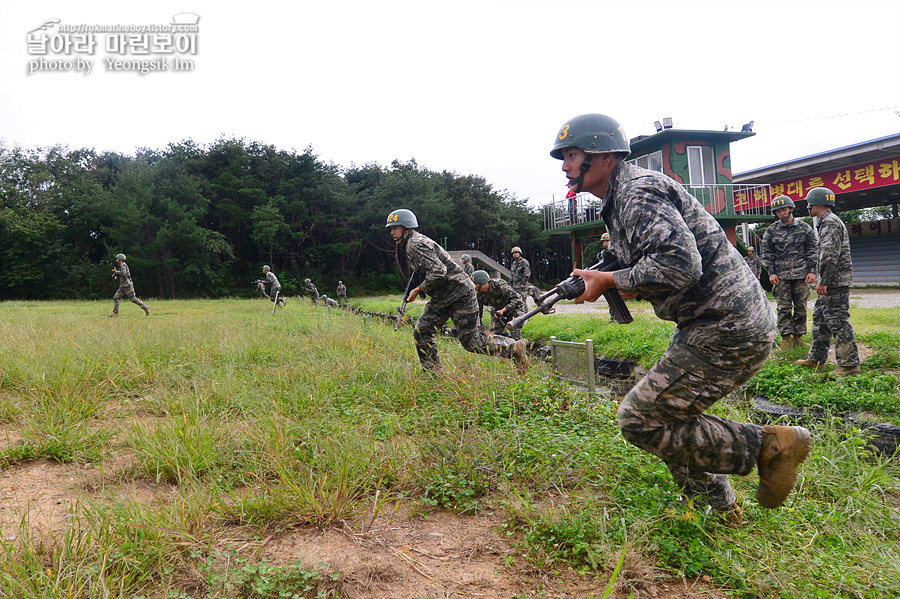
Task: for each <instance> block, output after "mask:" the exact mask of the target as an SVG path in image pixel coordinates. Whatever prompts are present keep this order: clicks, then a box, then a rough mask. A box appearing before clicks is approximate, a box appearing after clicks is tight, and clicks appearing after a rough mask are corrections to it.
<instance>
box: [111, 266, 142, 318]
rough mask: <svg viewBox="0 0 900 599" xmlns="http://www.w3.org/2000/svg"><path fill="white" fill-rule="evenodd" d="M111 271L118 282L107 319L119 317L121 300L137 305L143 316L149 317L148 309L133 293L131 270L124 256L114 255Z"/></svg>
mask: <svg viewBox="0 0 900 599" xmlns="http://www.w3.org/2000/svg"><path fill="white" fill-rule="evenodd" d="M112 271H113V275H112V276H113V278H114V279H118V281H119V288H118V289H116V293H115V295H113V311H112V314H110V315H109V317H110V318H115V317H117V316H118V315H119V300H120V299H122V298H125V299H127V300H129V301H131V303H133V304H137V305H138V306H140V307H141V308H142V309H143V310H144V315H145V316H150V308H148V307H147V304H145V303H144V302H142V301H141V298H139V297H138V296H137V295H135V293H134V282H133V281H132V280H131V270H129V268H128V265H127V264H125V254H116V265H115V266H114V267H113V269H112Z"/></svg>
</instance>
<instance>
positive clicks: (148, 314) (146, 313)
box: [144, 306, 150, 316]
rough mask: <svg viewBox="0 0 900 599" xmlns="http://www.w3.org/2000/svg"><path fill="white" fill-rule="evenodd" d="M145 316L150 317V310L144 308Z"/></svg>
mask: <svg viewBox="0 0 900 599" xmlns="http://www.w3.org/2000/svg"><path fill="white" fill-rule="evenodd" d="M144 316H150V308H148V307H146V306H144Z"/></svg>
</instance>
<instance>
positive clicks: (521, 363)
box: [513, 339, 528, 374]
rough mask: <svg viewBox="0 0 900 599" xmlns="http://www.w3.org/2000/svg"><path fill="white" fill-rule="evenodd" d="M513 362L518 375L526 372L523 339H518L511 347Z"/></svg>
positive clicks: (526, 354)
mask: <svg viewBox="0 0 900 599" xmlns="http://www.w3.org/2000/svg"><path fill="white" fill-rule="evenodd" d="M513 360H515V361H516V370H517V371H518V372H519V374H525V373H526V372H528V352H527V351H525V340H524V339H519V340H518V341H516V344H515V345H514V346H513Z"/></svg>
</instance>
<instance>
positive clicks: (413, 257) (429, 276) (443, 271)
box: [409, 247, 447, 295]
mask: <svg viewBox="0 0 900 599" xmlns="http://www.w3.org/2000/svg"><path fill="white" fill-rule="evenodd" d="M409 262H410V264H412V266H413V269H414V270H415V271H416V272H417V273H419V276H420V277H422V282H421V283H419V290H420V291H421V292H422V293H425V294H427V295H431V289H432V288H433V287H434V285H435V283H437V282H438V281H440V280H441V279H443V278H444V277H445V276H447V267H446V266H444V263H443V262H441V261H440V260H439V259H438V257H437V255H436V254H435V252H434V250H433V248H431V247H424V248H418V247H417V248H414V249H413V250H412V251H411V252H410V253H409Z"/></svg>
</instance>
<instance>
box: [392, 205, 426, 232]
mask: <svg viewBox="0 0 900 599" xmlns="http://www.w3.org/2000/svg"><path fill="white" fill-rule="evenodd" d="M396 225H400V226H401V227H406V228H407V229H417V228H418V227H419V221H417V220H416V215H415V214H413V213H412V210H407V209H406V208H400V209H398V210H394V211H393V212H391V213H390V214H388V217H387V224H386V225H385V227H394V226H396Z"/></svg>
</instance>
